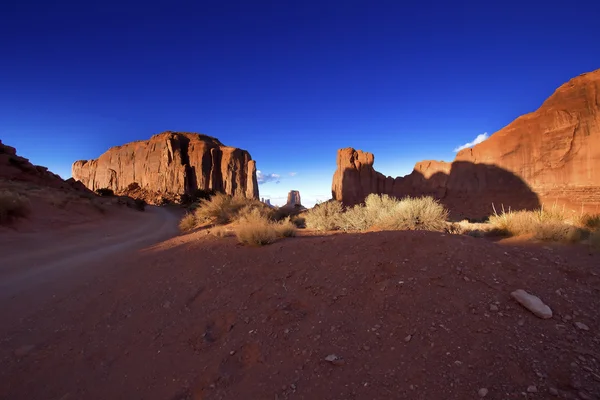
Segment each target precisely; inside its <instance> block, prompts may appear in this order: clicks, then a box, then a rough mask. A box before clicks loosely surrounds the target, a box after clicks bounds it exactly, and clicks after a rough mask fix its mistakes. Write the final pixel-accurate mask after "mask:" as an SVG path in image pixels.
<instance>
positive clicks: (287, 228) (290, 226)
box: [276, 218, 298, 237]
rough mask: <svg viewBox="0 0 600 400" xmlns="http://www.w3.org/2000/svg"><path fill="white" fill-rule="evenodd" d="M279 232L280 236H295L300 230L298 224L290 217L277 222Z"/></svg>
mask: <svg viewBox="0 0 600 400" xmlns="http://www.w3.org/2000/svg"><path fill="white" fill-rule="evenodd" d="M276 225H277V226H276V229H277V234H278V235H279V236H280V237H294V236H296V231H297V230H298V229H297V227H296V224H295V223H294V222H292V220H291V219H290V218H287V219H285V220H283V221H280V222H277V223H276Z"/></svg>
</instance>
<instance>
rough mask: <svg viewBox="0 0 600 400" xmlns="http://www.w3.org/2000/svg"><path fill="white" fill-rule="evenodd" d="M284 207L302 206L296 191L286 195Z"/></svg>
mask: <svg viewBox="0 0 600 400" xmlns="http://www.w3.org/2000/svg"><path fill="white" fill-rule="evenodd" d="M286 205H290V206H295V205H302V201H301V200H300V192H299V191H297V190H290V192H289V193H288V197H287V203H286Z"/></svg>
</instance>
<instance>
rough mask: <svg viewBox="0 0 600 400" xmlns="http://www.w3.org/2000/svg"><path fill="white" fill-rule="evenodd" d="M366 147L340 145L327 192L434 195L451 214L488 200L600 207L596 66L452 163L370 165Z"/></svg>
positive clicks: (480, 207)
mask: <svg viewBox="0 0 600 400" xmlns="http://www.w3.org/2000/svg"><path fill="white" fill-rule="evenodd" d="M373 162H374V156H373V155H372V154H370V153H366V152H362V151H360V150H354V149H352V148H347V149H341V150H339V151H338V155H337V170H336V172H335V174H334V177H333V185H332V194H333V197H334V198H335V199H337V200H340V201H342V202H343V203H345V204H349V205H351V204H356V203H360V202H362V201H363V200H364V198H365V197H366V196H367V195H368V194H370V193H380V194H381V193H385V194H390V195H394V196H397V197H403V196H407V195H413V196H415V195H432V196H434V197H436V198H438V199H441V200H442V201H443V202H444V203H445V204H446V205H447V206H448V207H450V208H451V210H452V211H454V212H455V213H457V214H462V215H467V216H472V217H480V216H485V215H488V214H489V212H490V210H491V204H492V203H494V204H496V205H498V206H499V205H501V204H502V205H504V206H505V207H511V208H512V209H529V208H534V207H538V206H539V205H540V204H548V205H550V204H558V205H564V206H566V207H568V208H570V209H574V210H581V209H582V208H583V209H587V210H590V211H592V212H598V211H599V210H600V70H597V71H594V72H591V73H588V74H583V75H580V76H578V77H576V78H574V79H572V80H570V81H569V82H567V83H565V84H564V85H562V86H561V87H559V88H558V89H557V90H556V91H555V92H554V94H553V95H552V96H550V97H549V98H548V99H547V100H546V101H545V102H544V103H543V104H542V106H541V107H540V108H539V109H538V110H537V111H535V112H533V113H530V114H526V115H523V116H521V117H519V118H517V119H516V120H515V121H513V122H512V123H511V124H509V125H508V126H506V127H504V128H503V129H501V130H500V131H498V132H496V133H495V134H493V135H492V136H491V137H490V138H489V139H488V140H486V141H485V142H483V143H480V144H478V145H476V146H474V147H473V148H469V149H465V150H462V151H460V152H459V153H458V154H457V155H456V158H455V160H454V162H452V163H447V162H441V161H422V162H419V163H417V164H416V165H415V168H414V170H413V172H412V173H411V174H410V175H408V176H406V177H399V178H392V177H386V176H384V175H383V174H381V173H379V172H377V171H375V169H374V168H373Z"/></svg>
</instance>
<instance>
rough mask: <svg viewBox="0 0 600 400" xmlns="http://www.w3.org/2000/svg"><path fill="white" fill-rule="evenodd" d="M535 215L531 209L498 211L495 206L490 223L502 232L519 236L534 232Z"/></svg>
mask: <svg viewBox="0 0 600 400" xmlns="http://www.w3.org/2000/svg"><path fill="white" fill-rule="evenodd" d="M535 217H536V214H534V213H533V212H531V211H511V210H508V211H505V210H504V209H503V210H502V212H501V213H498V212H497V211H496V209H495V208H494V215H491V216H490V219H489V223H490V224H491V225H492V226H493V227H494V228H496V229H497V230H498V231H500V232H501V233H504V234H506V235H510V236H518V235H522V234H525V233H530V232H532V226H533V225H534V224H535Z"/></svg>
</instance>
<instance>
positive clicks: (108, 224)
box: [0, 206, 177, 312]
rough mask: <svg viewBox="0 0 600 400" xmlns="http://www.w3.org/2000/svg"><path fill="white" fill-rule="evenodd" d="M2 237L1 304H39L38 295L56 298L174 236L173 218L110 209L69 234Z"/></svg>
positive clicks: (158, 211)
mask: <svg viewBox="0 0 600 400" xmlns="http://www.w3.org/2000/svg"><path fill="white" fill-rule="evenodd" d="M4 233H5V235H3V236H4V237H2V239H0V254H2V263H1V266H0V301H1V302H2V304H3V307H2V308H3V309H4V310H5V312H6V309H7V307H6V305H7V304H11V303H13V302H15V301H16V300H20V299H22V298H24V297H25V298H27V301H33V299H39V300H40V301H43V296H42V295H43V292H47V291H48V290H50V291H51V292H52V294H56V293H60V291H61V290H65V289H67V288H68V287H69V285H78V284H81V283H85V282H86V281H87V280H89V279H90V278H91V277H93V276H95V275H97V274H102V273H103V272H104V270H106V268H110V267H111V266H113V265H114V264H115V262H114V261H115V260H116V259H118V258H119V257H120V256H122V255H123V254H125V253H127V252H128V251H129V252H131V251H133V250H136V249H140V248H142V247H144V246H147V245H150V244H153V243H156V242H159V241H162V240H164V239H166V238H169V237H171V236H174V235H175V234H177V215H175V214H174V213H172V212H171V211H169V210H167V209H163V208H159V207H152V206H149V207H148V208H147V210H146V211H145V212H143V213H140V212H136V211H132V210H128V209H122V210H115V212H114V214H113V215H108V216H107V217H106V218H105V219H104V220H103V221H100V222H94V223H88V224H82V225H78V226H74V227H71V228H70V229H59V230H56V231H45V232H32V233H25V234H15V235H8V234H6V231H5V232H4Z"/></svg>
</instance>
